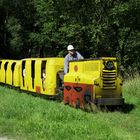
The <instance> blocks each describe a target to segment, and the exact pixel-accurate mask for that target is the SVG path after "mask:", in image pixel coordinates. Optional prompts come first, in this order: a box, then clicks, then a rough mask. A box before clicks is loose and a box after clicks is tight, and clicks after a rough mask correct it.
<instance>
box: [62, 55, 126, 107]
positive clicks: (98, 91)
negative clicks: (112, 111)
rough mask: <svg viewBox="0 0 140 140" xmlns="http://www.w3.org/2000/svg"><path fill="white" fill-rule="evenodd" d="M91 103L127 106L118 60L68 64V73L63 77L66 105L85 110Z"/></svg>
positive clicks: (104, 58)
mask: <svg viewBox="0 0 140 140" xmlns="http://www.w3.org/2000/svg"><path fill="white" fill-rule="evenodd" d="M88 103H93V104H95V105H98V106H120V105H123V104H124V98H123V97H122V80H121V78H120V77H119V72H118V66H117V60H116V58H111V57H103V58H99V59H89V60H79V61H72V62H70V63H69V72H68V73H67V74H66V75H65V76H64V104H69V105H71V106H73V107H78V108H84V106H85V105H86V104H88Z"/></svg>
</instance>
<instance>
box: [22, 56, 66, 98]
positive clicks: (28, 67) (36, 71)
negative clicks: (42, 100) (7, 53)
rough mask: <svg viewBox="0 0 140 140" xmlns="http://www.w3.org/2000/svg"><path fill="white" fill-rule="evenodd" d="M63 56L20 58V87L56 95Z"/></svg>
mask: <svg viewBox="0 0 140 140" xmlns="http://www.w3.org/2000/svg"><path fill="white" fill-rule="evenodd" d="M63 65H64V58H28V59H23V60H21V70H20V77H21V78H20V84H21V85H20V89H21V90H26V91H30V92H34V93H37V94H42V95H48V96H50V97H51V96H56V95H57V93H58V92H57V89H58V88H59V87H61V85H62V84H61V82H62V80H61V79H60V78H59V76H58V75H59V73H60V72H63Z"/></svg>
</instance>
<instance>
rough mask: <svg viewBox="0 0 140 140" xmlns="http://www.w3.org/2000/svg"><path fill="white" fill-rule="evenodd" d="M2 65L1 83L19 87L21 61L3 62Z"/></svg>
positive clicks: (0, 69) (0, 70)
mask: <svg viewBox="0 0 140 140" xmlns="http://www.w3.org/2000/svg"><path fill="white" fill-rule="evenodd" d="M0 63H1V66H0V82H1V83H6V84H8V85H13V86H15V87H19V86H20V83H19V82H20V81H19V78H20V77H19V72H20V71H19V69H20V61H16V60H1V62H0Z"/></svg>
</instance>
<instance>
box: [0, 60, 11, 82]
mask: <svg viewBox="0 0 140 140" xmlns="http://www.w3.org/2000/svg"><path fill="white" fill-rule="evenodd" d="M8 61H9V60H1V68H0V82H1V83H5V82H6V71H5V65H6V64H8Z"/></svg>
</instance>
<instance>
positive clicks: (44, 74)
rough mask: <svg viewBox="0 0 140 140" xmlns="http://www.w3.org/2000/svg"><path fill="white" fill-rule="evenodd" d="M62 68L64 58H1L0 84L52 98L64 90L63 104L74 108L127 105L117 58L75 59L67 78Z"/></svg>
mask: <svg viewBox="0 0 140 140" xmlns="http://www.w3.org/2000/svg"><path fill="white" fill-rule="evenodd" d="M63 67H64V58H27V59H22V60H0V83H4V84H8V85H11V86H14V87H19V88H20V89H21V90H25V91H30V92H33V93H37V94H39V95H45V96H46V95H47V96H49V97H56V96H57V95H58V93H59V91H60V89H61V90H62V91H63V89H64V92H63V93H64V94H63V97H64V98H63V101H64V104H67V103H68V104H69V105H71V106H73V107H76V106H77V107H79V108H83V107H84V106H85V104H87V103H94V104H95V105H122V104H124V99H123V97H122V91H121V89H122V81H121V79H120V78H119V73H118V66H117V60H116V58H111V57H103V58H99V59H88V60H79V61H72V62H70V63H69V72H68V73H67V74H66V75H64V80H63V75H62V73H63Z"/></svg>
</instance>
